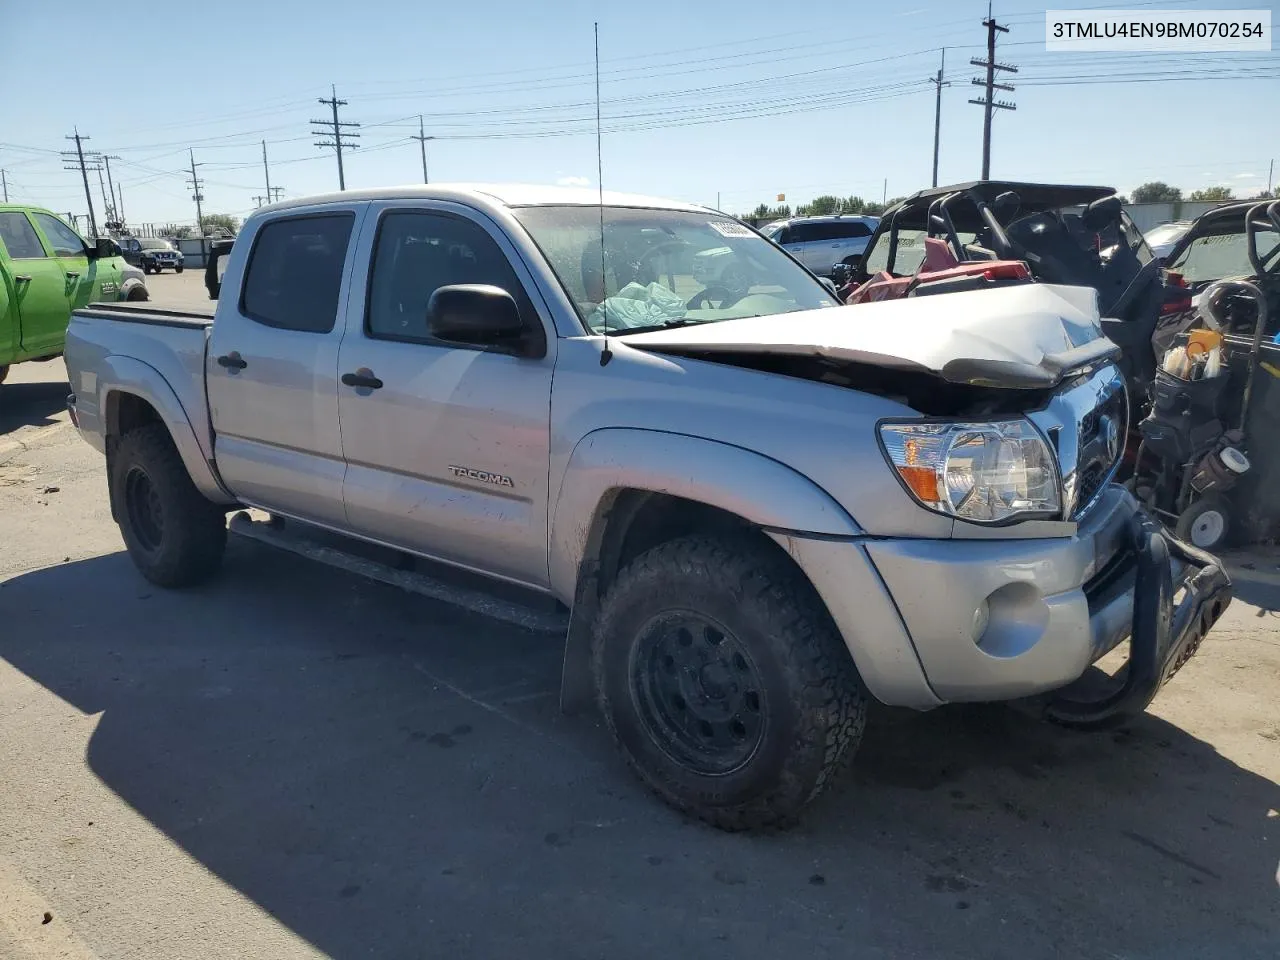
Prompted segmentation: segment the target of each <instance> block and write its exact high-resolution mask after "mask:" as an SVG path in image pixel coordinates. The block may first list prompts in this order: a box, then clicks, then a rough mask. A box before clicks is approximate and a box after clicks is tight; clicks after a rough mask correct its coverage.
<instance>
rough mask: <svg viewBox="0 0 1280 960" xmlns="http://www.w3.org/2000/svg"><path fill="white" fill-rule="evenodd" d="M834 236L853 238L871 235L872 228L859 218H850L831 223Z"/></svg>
mask: <svg viewBox="0 0 1280 960" xmlns="http://www.w3.org/2000/svg"><path fill="white" fill-rule="evenodd" d="M831 227H832V236H833V238H834V239H836V240H853V239H856V238H858V237H869V236H871V228H870V227H868V226H867V225H866V224H865V223H861V222H860V221H858V220H849V221H844V222H840V223H833V224H831Z"/></svg>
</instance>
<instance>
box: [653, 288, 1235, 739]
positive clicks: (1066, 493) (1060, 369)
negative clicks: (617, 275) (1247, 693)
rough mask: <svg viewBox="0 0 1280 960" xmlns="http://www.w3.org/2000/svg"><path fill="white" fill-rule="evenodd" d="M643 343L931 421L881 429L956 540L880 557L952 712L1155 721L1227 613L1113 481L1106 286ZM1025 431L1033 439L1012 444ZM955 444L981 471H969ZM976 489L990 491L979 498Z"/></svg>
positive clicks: (1212, 589) (1193, 562)
mask: <svg viewBox="0 0 1280 960" xmlns="http://www.w3.org/2000/svg"><path fill="white" fill-rule="evenodd" d="M628 344H629V345H630V346H634V347H637V348H640V349H642V350H651V351H654V352H660V353H666V354H670V355H677V356H684V357H689V358H693V359H698V360H702V361H706V362H713V363H722V364H728V365H732V366H738V367H744V368H748V369H752V370H757V371H761V372H766V373H771V374H775V375H780V376H787V377H794V378H800V379H806V380H811V381H816V382H819V383H826V384H831V385H833V386H839V387H843V388H846V389H850V390H856V391H859V392H862V393H867V394H873V395H876V396H879V397H885V398H889V399H893V400H895V401H897V402H899V403H901V404H903V405H904V406H906V407H909V408H910V410H912V411H915V412H916V413H917V414H919V420H918V421H914V420H912V419H910V418H903V419H897V418H895V419H894V420H893V421H892V422H890V421H884V420H882V421H880V422H879V424H878V429H879V430H880V431H881V433H882V435H883V432H884V430H885V429H887V428H892V429H893V430H894V431H896V432H897V433H898V434H902V435H903V436H905V437H906V438H907V439H906V440H905V441H904V442H902V443H897V444H896V445H895V444H889V443H885V442H884V441H883V437H882V444H881V446H882V453H884V455H885V459H886V461H887V462H888V464H889V466H890V467H891V468H892V469H895V470H897V472H898V474H899V480H900V481H902V486H903V488H904V489H905V490H906V492H907V494H908V495H909V496H910V497H911V498H912V499H913V500H914V501H915V503H916V504H918V505H919V506H920V507H922V508H923V509H926V510H930V511H931V512H933V513H937V514H944V515H946V516H948V517H949V518H951V519H953V520H954V524H953V526H952V532H951V533H950V536H949V539H946V540H937V541H928V540H921V539H919V537H918V535H917V537H915V538H909V537H904V538H901V539H899V538H896V537H895V536H893V535H890V536H881V537H880V538H879V539H878V540H877V542H876V543H875V544H874V545H869V546H868V547H867V552H868V555H869V557H870V559H871V561H872V562H873V563H875V564H876V565H877V568H878V569H879V571H880V574H881V576H882V577H883V578H884V581H885V583H886V586H887V587H888V589H889V591H890V593H891V594H892V595H893V596H894V599H895V604H896V606H897V609H898V610H899V613H900V615H901V616H902V617H903V621H904V623H905V624H906V626H907V628H908V631H909V633H910V634H911V637H912V642H913V644H914V645H915V647H916V651H917V656H918V657H919V659H920V662H921V665H922V667H923V668H924V670H925V673H926V675H927V677H928V679H929V682H930V684H931V686H932V687H933V689H934V690H935V691H936V692H937V694H938V696H939V698H940V699H942V700H944V701H963V700H983V699H1022V698H1025V697H1028V696H1037V698H1038V699H1037V702H1038V703H1039V704H1040V706H1041V709H1042V711H1043V714H1044V715H1045V716H1046V717H1048V718H1050V719H1052V720H1055V721H1057V722H1060V723H1063V724H1070V725H1073V726H1078V727H1101V726H1107V725H1110V724H1114V723H1117V722H1121V721H1123V720H1124V719H1126V718H1128V717H1131V716H1133V715H1136V714H1138V713H1141V712H1142V710H1143V709H1145V707H1146V706H1147V704H1149V703H1150V701H1151V699H1152V697H1154V696H1155V694H1156V692H1157V691H1158V690H1159V688H1160V686H1161V685H1162V684H1163V683H1164V682H1166V681H1167V680H1168V679H1169V678H1171V677H1172V676H1173V675H1174V673H1176V671H1177V670H1178V669H1179V668H1180V667H1181V666H1182V665H1183V664H1184V663H1185V662H1186V661H1187V660H1188V659H1189V658H1190V657H1191V656H1192V655H1193V654H1194V653H1195V651H1196V649H1197V648H1198V647H1199V644H1200V642H1201V640H1202V639H1203V638H1204V636H1205V634H1206V633H1207V632H1208V631H1209V629H1210V628H1211V627H1212V626H1213V624H1214V623H1216V622H1217V620H1218V619H1219V617H1221V615H1222V613H1223V611H1224V610H1225V609H1226V608H1227V606H1228V604H1229V603H1230V600H1231V584H1230V581H1229V579H1228V578H1227V576H1226V574H1225V573H1224V571H1223V568H1222V565H1221V564H1220V563H1219V562H1218V561H1217V560H1216V559H1215V558H1213V557H1212V556H1209V555H1208V554H1205V553H1203V552H1201V551H1199V550H1196V549H1194V548H1193V547H1190V546H1187V545H1185V544H1183V543H1181V542H1179V541H1178V540H1176V539H1174V538H1173V537H1171V536H1170V535H1169V534H1167V533H1165V532H1162V531H1161V529H1160V527H1159V525H1158V524H1157V523H1156V522H1155V521H1154V520H1152V519H1151V518H1150V517H1149V516H1147V515H1146V514H1145V513H1144V512H1143V511H1142V509H1141V508H1140V506H1139V505H1138V504H1137V502H1136V501H1134V500H1133V498H1132V497H1131V496H1129V495H1128V494H1127V493H1125V492H1124V491H1123V490H1121V489H1120V488H1118V487H1117V486H1115V484H1114V481H1115V479H1116V477H1117V475H1118V472H1119V470H1120V469H1121V468H1122V464H1123V461H1124V455H1125V446H1126V444H1125V439H1126V435H1127V424H1128V414H1129V411H1128V397H1127V392H1126V388H1125V382H1124V377H1123V375H1122V373H1121V371H1120V370H1119V368H1118V367H1117V365H1116V363H1115V360H1116V357H1117V354H1118V352H1119V348H1118V347H1117V346H1116V345H1115V344H1114V343H1112V342H1111V341H1110V340H1108V339H1106V338H1105V337H1104V336H1103V334H1102V328H1101V324H1100V322H1099V319H1098V312H1097V304H1096V296H1095V294H1094V292H1093V291H1092V290H1084V289H1081V288H1074V287H1053V286H1050V285H1046V284H1037V285H1027V286H1022V287H1010V288H1005V289H998V290H989V291H981V292H976V293H959V294H955V295H953V296H948V297H939V298H919V299H914V300H899V301H889V302H884V303H876V304H869V305H864V306H859V307H846V308H835V309H830V310H821V311H811V312H807V313H801V314H794V315H787V316H775V317H769V318H752V319H744V320H732V321H725V322H723V323H717V324H708V325H706V326H703V327H691V328H685V329H679V330H671V331H662V332H658V333H655V334H641V335H638V336H635V337H629V338H628ZM1018 422H1021V423H1022V424H1024V425H1025V424H1030V425H1033V427H1034V430H1033V431H1030V433H1028V432H1027V431H1025V430H1024V431H1023V432H1022V433H1017V435H1016V436H1014V435H1013V433H1011V431H1010V429H1008V428H1009V427H1010V426H1011V425H1016V424H1017V423H1018ZM997 428H998V429H997ZM913 431H914V432H913ZM1015 432H1016V431H1015ZM1032 434H1034V436H1033V435H1032ZM935 435H937V436H936V437H935ZM956 438H959V439H956ZM984 438H991V439H990V442H989V444H988V445H989V446H996V447H1001V445H1002V444H1004V445H1005V446H1007V447H1008V448H1009V449H1010V450H1012V451H1014V452H1015V453H1016V452H1017V451H1018V450H1025V449H1026V448H1027V447H1028V446H1036V445H1037V444H1039V441H1040V440H1041V439H1042V440H1043V444H1044V445H1045V446H1047V447H1048V448H1049V449H1050V450H1051V451H1052V463H1051V465H1050V466H1049V467H1048V468H1047V469H1045V468H1044V466H1043V465H1044V462H1045V461H1044V460H1043V458H1042V459H1040V460H1034V458H1033V459H1031V460H1026V461H1025V462H1023V461H1018V462H1017V463H1013V461H1014V460H1016V459H1017V458H1016V457H1014V456H1013V454H1009V455H1008V456H1007V457H1006V455H1005V454H1004V452H1002V451H1003V447H1002V448H1001V451H998V453H997V455H996V456H997V462H996V464H995V465H994V466H992V465H990V464H986V463H985V462H984V461H981V459H980V458H976V457H975V455H974V454H972V453H967V452H966V450H967V449H974V448H976V447H980V446H982V444H983V443H986V442H987V440H984ZM1033 441H1034V442H1033ZM962 447H965V448H966V450H961V448H962ZM900 448H901V449H900ZM953 450H960V453H961V454H962V455H963V456H961V457H960V458H961V459H962V460H963V459H964V458H965V457H967V458H968V461H969V464H968V465H967V466H966V465H965V464H961V466H960V467H957V468H956V471H955V474H954V475H953V474H952V463H953V461H952V451H953ZM958 456H960V455H958ZM1024 456H1026V455H1025V454H1024ZM1011 463H1012V466H1010V464H1011ZM975 464H976V466H975ZM979 467H980V468H981V469H979ZM988 468H990V469H988ZM966 470H967V473H966V472H965V471H966ZM1046 474H1047V475H1048V476H1049V477H1050V478H1053V479H1054V482H1056V483H1057V484H1058V488H1057V493H1056V495H1051V494H1050V493H1046V488H1045V487H1044V479H1045V475H1046ZM975 478H976V479H975ZM971 489H972V490H981V491H983V492H984V493H985V494H986V495H985V497H984V499H982V500H981V501H979V500H977V499H976V498H975V499H966V498H968V497H969V491H970V490H971ZM1006 490H1011V491H1012V493H1011V494H1009V495H1008V496H1005V495H1004V491H1006ZM988 491H993V492H992V493H987V492H988ZM974 504H977V506H974ZM979 508H980V509H979ZM1024 521H1029V522H1024ZM967 544H968V545H967ZM970 545H972V546H970ZM922 555H924V556H927V560H928V562H927V563H924V564H921V562H920V560H921V557H922ZM980 567H981V568H984V569H985V571H986V572H984V571H983V570H982V569H979V568H980ZM992 571H994V572H992ZM930 578H938V582H937V583H936V584H934V583H933V581H932V580H931V579H930ZM922 593H923V594H926V595H928V596H929V597H930V598H931V599H930V602H929V604H927V605H921V604H920V602H919V598H920V596H921V595H922ZM1010 598H1015V599H1016V602H1014V601H1013V600H1011V599H1010ZM975 610H976V611H979V612H980V615H978V616H976V617H975V615H974V611H975ZM948 611H953V613H949V612H948ZM983 611H985V613H982V612H983ZM966 618H967V619H966ZM970 620H973V622H974V624H976V625H973V624H970V623H969V621H970ZM999 637H1003V638H1004V639H1003V640H1000V639H999ZM993 638H995V639H993ZM1010 638H1015V639H1010ZM1015 640H1016V642H1015ZM1125 640H1128V641H1129V662H1128V665H1127V666H1126V667H1125V668H1124V669H1123V670H1122V672H1121V673H1119V674H1117V675H1116V679H1115V681H1114V682H1112V683H1110V684H1109V685H1104V688H1103V689H1100V690H1099V689H1093V685H1092V684H1091V683H1090V682H1086V681H1087V680H1092V679H1093V678H1094V677H1095V674H1096V673H1097V672H1096V671H1091V670H1089V666H1090V665H1091V664H1094V663H1097V661H1099V660H1100V659H1101V658H1102V657H1104V656H1105V655H1106V654H1108V653H1110V652H1111V651H1112V650H1113V649H1116V648H1117V647H1119V646H1120V645H1121V644H1122V643H1123V642H1124V641H1125ZM1082 674H1083V677H1082Z"/></svg>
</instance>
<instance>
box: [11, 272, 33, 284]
mask: <svg viewBox="0 0 1280 960" xmlns="http://www.w3.org/2000/svg"><path fill="white" fill-rule="evenodd" d="M13 282H14V283H30V282H31V274H29V273H20V274H18V275H17V276H15V277H14V278H13Z"/></svg>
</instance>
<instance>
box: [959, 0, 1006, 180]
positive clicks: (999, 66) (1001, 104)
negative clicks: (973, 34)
mask: <svg viewBox="0 0 1280 960" xmlns="http://www.w3.org/2000/svg"><path fill="white" fill-rule="evenodd" d="M982 25H983V26H984V27H986V28H987V59H986V60H978V59H973V60H970V61H969V63H971V64H972V65H973V66H975V67H985V68H986V71H987V79H986V80H985V81H982V80H979V79H977V78H976V77H975V78H974V80H973V82H974V83H975V84H977V85H978V86H981V87H986V95H985V96H984V97H983V98H982V99H981V100H970V101H969V102H970V103H976V104H977V105H978V106H980V107H982V108H983V117H982V179H983V180H990V179H991V116H992V112H993V111H995V110H1017V109H1018V108H1017V106H1016V105H1015V104H1013V103H1010V102H1009V101H1008V100H997V99H996V95H995V91H997V90H1005V91H1008V92H1009V93H1012V92H1013V85H1012V84H1008V83H996V71H997V70H1004V71H1006V72H1008V73H1017V72H1018V68H1017V67H1011V66H1008V65H1007V64H1003V63H996V34H997V33H1008V32H1009V28H1008V27H1002V26H1001V25H1000V24H998V23H996V21H995V17H993V16H992V15H991V4H990V3H988V4H987V19H985V20H983V21H982Z"/></svg>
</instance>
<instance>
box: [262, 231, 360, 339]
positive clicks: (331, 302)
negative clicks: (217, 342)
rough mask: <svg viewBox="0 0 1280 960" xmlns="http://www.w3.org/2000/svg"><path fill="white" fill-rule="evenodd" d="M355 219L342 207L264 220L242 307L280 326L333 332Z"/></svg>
mask: <svg viewBox="0 0 1280 960" xmlns="http://www.w3.org/2000/svg"><path fill="white" fill-rule="evenodd" d="M354 223H355V216H354V214H351V213H347V212H344V213H335V214H323V215H319V216H303V217H289V218H286V219H281V220H273V221H271V222H270V223H267V224H264V225H263V227H262V228H261V229H260V230H259V231H258V235H257V237H256V238H255V239H254V244H253V249H252V250H251V251H250V253H249V263H248V266H247V267H246V268H245V278H244V286H243V289H242V291H241V294H240V311H241V313H243V314H244V315H245V316H246V317H248V318H249V319H250V320H254V321H256V322H258V323H261V324H264V325H266V326H268V327H277V328H279V329H282V330H298V331H301V332H305V333H328V332H330V331H331V330H332V329H333V326H334V323H335V322H336V321H337V317H338V292H339V290H340V288H341V287H342V272H343V268H344V267H345V265H346V260H347V246H348V243H349V241H350V239H351V229H352V226H353V224H354Z"/></svg>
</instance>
